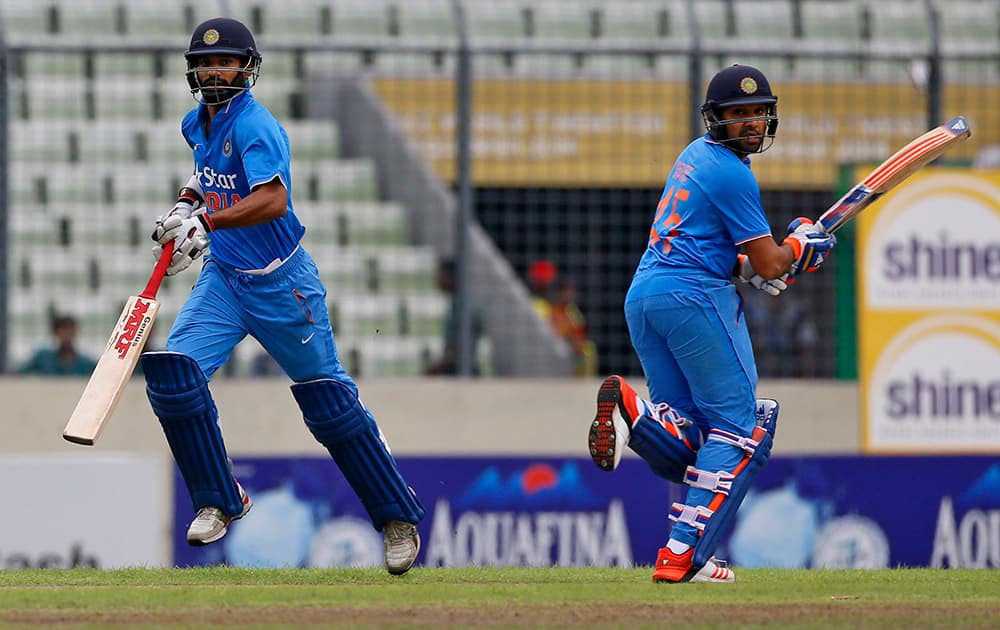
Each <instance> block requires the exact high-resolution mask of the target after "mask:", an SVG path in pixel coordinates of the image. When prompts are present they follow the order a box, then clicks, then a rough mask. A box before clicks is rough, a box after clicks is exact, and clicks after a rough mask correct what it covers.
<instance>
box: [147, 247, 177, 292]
mask: <svg viewBox="0 0 1000 630" xmlns="http://www.w3.org/2000/svg"><path fill="white" fill-rule="evenodd" d="M173 254H174V242H173V241H170V242H169V243H167V244H166V245H164V246H163V251H162V252H161V253H160V259H159V260H157V261H156V266H155V267H153V275H151V276H149V282H147V283H146V288H145V289H143V290H142V293H140V294H139V297H144V298H146V299H147V300H152V299H154V298H156V292H157V291H159V290H160V283H161V282H163V276H165V275H167V267H169V266H170V257H171V256H173Z"/></svg>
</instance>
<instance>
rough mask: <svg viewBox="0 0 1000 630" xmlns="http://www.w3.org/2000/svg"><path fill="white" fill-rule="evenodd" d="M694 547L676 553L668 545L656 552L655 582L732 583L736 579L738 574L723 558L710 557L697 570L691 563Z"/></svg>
mask: <svg viewBox="0 0 1000 630" xmlns="http://www.w3.org/2000/svg"><path fill="white" fill-rule="evenodd" d="M693 557H694V548H691V549H688V550H687V551H685V552H684V553H680V554H678V553H674V552H672V551H670V549H668V548H667V547H663V548H662V549H660V552H659V553H658V554H656V570H655V571H653V581H654V582H672V583H675V584H676V583H679V582H718V583H730V582H735V581H736V574H735V573H733V571H732V569H730V568H729V567H727V566H726V563H725V562H723V561H722V560H716V559H715V558H709V560H708V562H706V563H705V566H703V567H702V568H701V569H698V570H697V571H695V569H694V567H693V566H692V565H691V559H692V558H693Z"/></svg>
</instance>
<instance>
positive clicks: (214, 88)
mask: <svg viewBox="0 0 1000 630" xmlns="http://www.w3.org/2000/svg"><path fill="white" fill-rule="evenodd" d="M241 80H242V81H245V79H244V78H243V75H241V74H240V75H237V76H236V77H235V78H234V79H233V82H232V83H227V82H225V81H220V80H216V81H209V82H207V83H204V84H202V85H201V87H200V91H201V97H202V99H204V100H205V102H206V103H208V104H209V105H222V104H223V103H228V102H229V101H231V100H233V99H234V98H236V97H237V96H239V94H240V92H243V91H244V90H243V89H241V88H238V87H236V82H237V81H241Z"/></svg>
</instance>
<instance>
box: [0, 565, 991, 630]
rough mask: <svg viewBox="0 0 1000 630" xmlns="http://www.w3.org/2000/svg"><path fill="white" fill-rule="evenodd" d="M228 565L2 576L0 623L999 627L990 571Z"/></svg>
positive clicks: (121, 625) (728, 629)
mask: <svg viewBox="0 0 1000 630" xmlns="http://www.w3.org/2000/svg"><path fill="white" fill-rule="evenodd" d="M650 573H651V569H649V568H638V569H586V568H566V569H559V568H555V569H423V568H417V569H414V570H413V571H411V572H410V573H409V574H407V575H405V576H402V577H399V578H394V577H392V576H389V575H387V574H385V573H384V572H383V571H381V570H374V569H351V570H327V571H321V570H294V569H293V570H248V569H231V568H212V569H186V570H156V569H148V570H147V569H129V570H123V571H96V570H71V571H56V570H52V571H39V570H31V571H5V572H2V573H0V627H18V628H24V627H45V628H108V627H113V628H309V627H434V628H460V627H478V626H494V627H513V626H528V627H550V628H569V627H573V628H581V627H582V628H606V627H622V628H624V627H628V628H637V627H638V628H654V627H669V626H679V627H685V628H725V629H726V630H733V629H735V628H747V627H769V628H774V627H785V628H908V629H913V628H1000V572H998V571H996V570H990V569H987V570H979V571H975V570H929V569H915V570H903V569H897V570H883V571H818V570H817V571H782V570H767V569H759V570H746V569H744V570H740V571H738V572H737V573H738V577H739V581H738V582H737V583H736V584H733V585H716V584H684V585H666V586H665V585H657V584H653V583H652V582H651V581H650V580H649V575H650Z"/></svg>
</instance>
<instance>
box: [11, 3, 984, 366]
mask: <svg viewBox="0 0 1000 630" xmlns="http://www.w3.org/2000/svg"><path fill="white" fill-rule="evenodd" d="M932 5H933V6H934V7H935V9H936V10H937V12H938V15H939V17H940V20H941V38H942V39H941V45H942V50H943V51H944V52H945V53H946V54H950V53H954V54H964V55H966V58H963V59H958V60H946V61H945V62H944V72H945V77H946V79H951V80H970V81H971V80H977V81H983V80H992V81H994V82H995V81H1000V64H997V63H995V62H994V63H984V62H982V61H981V60H975V59H971V58H970V56H972V55H990V54H996V53H997V52H998V51H1000V37H998V34H1000V3H998V2H997V1H996V0H950V1H948V2H945V1H944V0H934V2H933V3H932ZM464 8H465V14H466V18H467V24H468V33H469V36H470V41H471V42H472V43H473V45H474V46H483V47H488V48H490V50H489V51H488V52H487V53H481V54H477V55H476V56H475V58H474V65H473V68H474V70H475V72H476V73H478V75H479V76H491V75H497V74H503V75H507V74H514V75H517V76H519V77H525V78H542V79H545V78H567V77H582V78H586V79H601V80H605V79H608V80H613V79H618V78H623V77H624V78H630V79H631V78H651V79H656V80H674V81H685V80H686V79H687V77H688V72H689V68H690V63H689V59H688V57H687V56H685V55H683V54H676V53H677V51H683V50H685V47H686V46H689V45H690V44H691V43H692V42H693V40H694V35H695V34H694V33H693V32H692V24H691V21H690V18H691V16H690V15H689V12H688V11H689V9H693V10H694V17H695V18H696V23H697V24H699V25H700V28H701V32H700V33H699V35H700V41H701V44H702V45H703V46H705V47H706V48H707V49H708V50H709V51H710V53H711V54H710V56H709V57H707V58H706V59H707V61H708V62H709V63H707V64H706V65H707V69H706V71H710V70H711V68H712V66H714V65H715V64H717V63H718V64H726V63H732V62H737V61H738V62H742V63H752V64H755V65H759V66H761V67H763V68H766V70H767V72H768V74H769V75H770V76H773V77H774V78H775V79H776V80H778V81H787V80H797V81H823V82H836V81H842V82H851V81H858V80H872V81H878V82H892V83H898V84H909V83H910V82H911V81H912V79H913V74H912V72H911V70H912V69H913V65H912V63H911V59H917V60H919V59H920V58H922V57H923V56H925V55H926V54H927V52H928V51H929V50H930V44H931V40H930V30H929V28H928V21H927V15H926V13H925V4H924V3H923V2H915V1H906V0H696V1H694V2H691V3H689V2H688V1H687V0H628V1H622V2H610V1H600V0H580V1H572V2H571V1H569V0H491V1H485V0H468V1H467V2H465V3H464ZM226 11H230V12H231V13H232V15H233V16H234V17H237V18H239V19H242V20H245V21H247V22H248V24H250V25H251V27H252V28H253V29H254V30H255V32H256V33H257V34H258V40H259V43H260V45H261V49H262V51H263V53H264V64H263V71H262V77H261V81H260V83H259V84H258V85H257V86H256V87H255V88H254V95H255V98H257V99H258V100H259V101H260V102H262V103H264V104H265V105H266V106H267V107H268V108H269V109H270V110H271V111H272V112H273V113H274V114H275V115H276V116H278V117H279V118H280V119H281V120H282V123H283V124H284V126H285V127H286V130H287V131H288V135H289V139H290V142H291V145H292V149H293V156H294V158H295V161H294V162H293V166H292V177H293V187H294V195H295V197H294V198H295V203H296V208H297V210H298V212H299V214H300V216H301V217H302V219H303V221H304V222H305V224H306V225H307V228H308V231H307V233H306V237H305V245H306V246H307V247H308V248H309V250H310V252H311V253H312V255H313V256H314V258H316V260H317V263H318V264H319V267H320V269H321V272H322V274H323V278H324V280H325V281H326V282H327V284H328V286H329V288H330V301H331V302H330V303H331V309H332V310H333V311H335V313H336V317H335V319H336V322H337V327H338V331H337V334H338V341H339V342H340V343H341V344H342V348H343V353H344V355H345V356H348V355H349V356H350V357H352V360H353V361H354V362H355V364H356V368H357V369H359V370H360V371H361V373H362V374H363V375H375V376H377V375H380V374H386V375H402V374H415V373H419V372H420V371H421V367H422V363H421V362H422V361H425V360H426V358H427V356H428V353H433V352H435V351H436V350H439V349H440V336H441V332H442V327H443V321H444V318H445V310H446V309H445V308H444V306H445V305H446V301H445V299H444V297H443V296H442V295H441V294H440V293H439V292H438V290H437V288H436V287H435V285H434V269H435V267H436V257H435V256H434V253H433V251H432V250H431V249H429V248H427V247H423V246H414V245H412V244H411V242H410V229H409V226H408V225H407V213H406V208H405V207H403V206H402V205H400V204H398V203H389V202H386V201H383V200H382V199H381V198H380V197H381V195H380V179H381V181H383V182H384V181H386V180H385V178H387V177H391V174H390V173H380V172H378V170H377V169H376V166H375V162H374V161H373V160H372V159H371V158H370V157H367V156H363V155H351V154H348V152H347V151H345V150H344V149H343V148H342V147H341V146H340V134H339V131H338V129H337V127H336V125H334V124H332V123H330V122H329V121H327V120H314V119H307V118H305V115H306V113H307V112H306V108H305V102H306V98H307V95H308V90H307V85H308V84H307V83H306V82H307V81H308V80H309V77H310V76H312V75H313V74H315V73H317V72H328V71H333V72H335V73H337V74H341V75H361V76H363V75H366V74H368V73H375V74H379V73H381V74H383V75H388V76H397V75H404V76H425V75H428V74H433V75H435V76H450V73H451V72H453V71H454V67H455V57H454V54H453V53H452V52H450V51H447V50H444V49H445V48H447V47H449V46H451V45H453V43H454V42H455V39H456V35H457V33H456V27H455V15H454V13H453V6H452V2H451V0H282V2H274V1H273V0H248V1H246V2H222V1H221V0H199V1H197V2H196V1H194V0H173V1H170V0H133V1H128V2H126V1H125V0H39V1H38V2H27V1H23V0H0V17H2V28H3V31H4V39H5V41H6V42H7V43H8V44H10V45H12V46H15V47H16V46H21V45H26V44H27V45H30V46H31V50H30V51H29V52H23V49H18V54H17V56H16V57H15V59H14V63H13V64H12V73H11V76H9V77H8V78H7V79H8V81H9V83H8V86H9V88H10V91H9V94H10V106H11V119H10V124H9V126H8V128H9V131H10V136H9V139H10V142H9V147H10V155H11V162H10V165H9V170H8V171H7V173H6V174H7V175H9V179H8V182H9V188H10V197H9V200H10V204H11V206H10V209H11V213H10V217H9V233H10V236H11V239H12V246H11V249H10V252H9V253H10V256H9V259H10V261H11V263H10V280H11V283H12V286H13V287H14V289H13V291H12V292H11V294H10V309H11V311H10V312H11V322H12V329H11V336H10V339H11V343H10V347H11V349H12V351H13V356H14V357H15V358H18V357H19V355H22V356H23V353H24V352H25V351H26V349H27V348H29V347H31V346H33V345H34V344H35V343H37V341H38V339H40V338H43V337H45V336H46V335H47V324H43V323H44V322H46V321H47V320H46V318H47V315H48V313H49V312H50V311H52V310H53V309H63V308H65V309H67V310H79V312H80V314H81V317H82V319H83V320H84V322H85V323H84V325H83V326H82V329H81V332H82V335H83V339H84V341H85V343H86V344H87V345H88V346H89V347H90V348H91V349H92V350H93V349H94V348H95V347H96V348H97V349H99V348H100V346H102V345H103V343H104V340H105V337H106V335H107V329H108V327H109V326H110V322H111V321H112V320H113V319H114V318H115V317H116V316H117V308H118V307H119V306H120V302H121V301H122V300H123V299H124V298H125V297H126V296H127V295H129V294H130V293H133V292H135V291H136V290H138V289H139V288H141V285H142V283H143V282H144V281H145V280H144V276H146V275H148V269H149V264H150V260H151V258H150V254H149V246H148V243H147V242H146V241H147V238H148V237H147V235H146V234H145V232H146V230H147V227H148V225H147V224H148V223H149V221H150V219H151V218H152V217H153V216H156V214H159V213H160V212H162V210H163V209H164V208H166V207H167V206H168V205H169V203H170V202H171V201H172V197H173V196H174V195H175V193H176V188H177V187H178V186H179V185H180V183H182V182H183V181H184V180H186V178H187V176H188V174H189V173H190V170H191V155H190V152H189V150H188V148H187V147H186V146H185V143H184V142H183V140H182V138H181V136H180V132H179V122H180V118H181V117H182V116H183V115H184V114H185V113H186V112H187V111H190V110H191V109H192V108H193V107H194V106H195V105H196V103H195V101H194V100H193V99H192V97H191V95H190V94H189V92H188V90H187V88H186V85H185V83H184V78H183V75H184V72H185V70H186V65H185V62H184V60H183V58H182V57H181V55H180V54H179V53H180V51H181V50H182V49H183V47H184V45H185V44H186V40H187V37H188V36H189V35H190V32H191V30H192V29H193V27H194V26H195V24H197V23H198V22H199V21H201V20H202V19H205V18H207V17H210V16H213V15H218V14H221V13H224V12H226ZM331 42H332V43H334V44H336V45H337V46H338V47H339V46H345V47H346V46H350V45H352V44H353V45H354V46H355V47H354V48H352V49H347V48H344V49H339V48H338V49H337V50H331V49H330V48H329V46H328V45H329V44H330V43H331ZM76 44H86V45H87V49H86V50H81V51H80V52H78V53H73V52H71V51H67V50H66V49H65V48H60V46H64V47H65V46H67V45H68V46H72V45H76ZM119 45H125V46H136V45H139V46H149V47H150V49H151V50H150V51H149V52H148V53H136V52H134V51H132V50H128V51H120V50H119V51H116V50H115V47H116V46H119ZM46 46H49V48H48V49H47V48H46ZM271 46H273V47H274V48H273V49H271V48H270V47H271ZM309 46H327V47H326V48H325V49H323V50H317V51H310V52H308V53H304V52H302V51H303V50H304V49H307V48H308V47H309ZM392 46H400V47H401V48H396V49H393V48H392ZM407 46H410V47H418V46H425V47H427V48H426V50H423V51H416V50H412V49H408V48H407ZM631 48H634V49H635V51H634V52H633V51H631V50H629V49H631ZM658 48H660V50H657V49H658ZM560 49H573V50H567V51H565V52H560ZM22 53H23V54H22ZM863 56H866V57H865V58H864V59H863V58H862V57H863ZM872 56H880V57H883V59H882V60H876V61H873V60H872ZM125 190H129V191H132V192H131V194H130V195H129V198H126V197H125V196H124V192H123V191H125ZM96 246H99V247H100V248H101V250H102V253H101V255H100V256H98V255H95V247H96ZM188 286H189V283H188V282H187V281H186V280H177V281H175V280H171V281H169V282H167V283H166V284H165V285H164V288H163V290H164V291H165V295H170V296H171V297H174V294H173V293H171V292H172V291H176V292H177V295H176V297H177V298H178V299H176V300H174V299H171V300H167V301H165V304H166V303H167V302H169V303H171V304H173V305H177V304H179V303H180V298H181V296H182V295H183V293H184V291H186V290H187V288H188ZM84 287H86V289H83V288H84ZM70 295H71V296H73V297H72V298H70V297H68V296H70ZM67 300H72V301H67ZM78 305H79V308H77V306H78ZM71 307H72V308H71ZM165 328H166V325H165V324H164V329H165ZM373 329H377V330H379V331H380V332H379V333H378V334H374V333H372V332H371V331H372V330H373ZM164 334H165V332H164ZM28 337H30V339H28V340H27V341H25V339H26V338H28ZM386 340H388V341H386ZM241 353H242V354H246V353H243V352H242V351H241ZM241 353H238V354H241Z"/></svg>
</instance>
